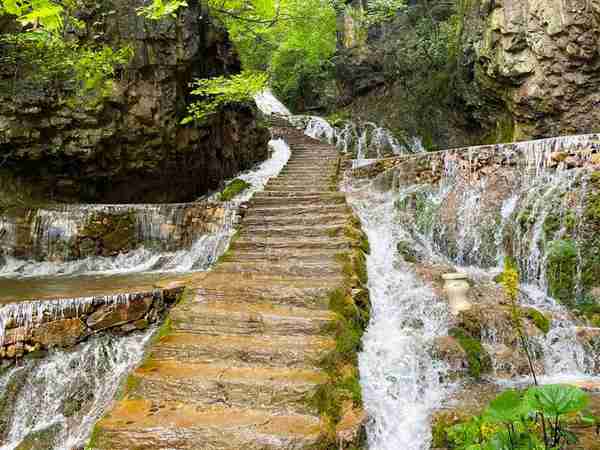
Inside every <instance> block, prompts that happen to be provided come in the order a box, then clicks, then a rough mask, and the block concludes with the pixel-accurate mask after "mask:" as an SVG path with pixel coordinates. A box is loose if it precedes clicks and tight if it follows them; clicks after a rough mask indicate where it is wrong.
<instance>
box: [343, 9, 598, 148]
mask: <svg viewBox="0 0 600 450" xmlns="http://www.w3.org/2000/svg"><path fill="white" fill-rule="evenodd" d="M349 3H351V4H352V5H353V6H354V7H355V8H359V7H360V4H361V3H364V2H361V1H353V2H349ZM367 3H368V2H367ZM363 7H364V6H363ZM338 23H339V33H338V36H339V46H338V47H339V48H338V54H337V56H336V58H335V62H336V76H337V82H338V87H339V89H340V97H339V99H340V103H341V104H342V105H350V108H349V109H350V110H351V111H352V114H353V115H354V116H356V117H359V118H362V119H364V120H371V121H373V120H374V121H376V122H378V123H381V124H384V125H385V126H387V127H388V128H391V129H394V130H398V131H403V132H404V133H407V134H408V135H410V134H418V135H420V136H421V137H422V138H423V140H424V143H425V144H426V146H428V147H430V148H434V147H441V148H444V147H449V146H461V145H473V144H476V143H484V142H485V143H490V142H507V141H511V140H527V139H531V138H539V137H550V136H557V135H564V134H576V133H590V132H597V131H598V130H599V125H598V123H599V120H598V119H599V115H600V108H599V106H600V44H599V43H600V3H599V2H598V1H595V0H594V1H584V0H497V1H490V0H484V1H481V2H468V1H467V2H464V1H461V2H459V1H455V2H452V3H450V4H449V3H446V2H440V1H433V2H427V3H424V2H422V1H413V2H409V7H408V8H406V9H405V10H402V11H401V12H399V13H398V15H397V17H395V18H393V19H391V20H388V21H386V22H384V23H381V24H375V25H370V26H369V27H368V28H367V29H366V30H365V29H364V25H363V28H362V29H361V26H360V23H358V22H357V21H356V20H354V19H353V18H352V17H351V16H350V15H349V13H348V12H345V13H343V15H342V16H341V17H340V20H339V22H338ZM432 23H433V24H435V25H432ZM390 103H391V104H393V105H394V107H392V108H391V107H390V106H389V105H390Z"/></svg>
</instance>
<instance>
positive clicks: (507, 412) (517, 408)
mask: <svg viewBox="0 0 600 450" xmlns="http://www.w3.org/2000/svg"><path fill="white" fill-rule="evenodd" d="M526 406H527V405H526V404H525V403H524V402H523V399H522V397H521V394H520V393H519V392H518V391H515V390H508V391H505V392H503V393H502V394H500V395H499V396H498V397H496V399H494V400H492V402H491V403H490V406H489V407H488V408H487V410H486V411H485V417H486V419H488V420H489V421H490V422H503V423H512V422H515V421H517V420H519V419H520V418H521V417H522V416H524V415H526V414H527V413H528V412H529V411H528V410H527V408H526Z"/></svg>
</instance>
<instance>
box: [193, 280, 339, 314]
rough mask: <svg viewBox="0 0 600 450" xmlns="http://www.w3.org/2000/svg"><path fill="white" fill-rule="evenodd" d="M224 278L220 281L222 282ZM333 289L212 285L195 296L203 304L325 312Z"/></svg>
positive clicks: (304, 285) (314, 285)
mask: <svg viewBox="0 0 600 450" xmlns="http://www.w3.org/2000/svg"><path fill="white" fill-rule="evenodd" d="M225 278H226V277H224V279H225ZM332 289H334V286H327V284H324V283H320V282H318V281H317V282H315V281H314V280H313V281H312V285H309V284H308V283H306V282H304V283H302V284H292V283H289V284H286V283H278V284H274V283H272V284H271V285H269V286H264V287H261V286H256V285H253V284H252V283H246V284H241V283H240V284H237V285H236V286H231V284H226V282H225V281H224V282H223V284H222V285H219V284H216V283H213V285H212V286H211V287H209V288H203V289H200V290H199V296H200V297H201V298H202V299H203V301H206V302H224V303H231V302H236V301H241V300H243V301H244V302H246V303H248V304H263V303H265V302H269V303H271V304H272V305H275V306H297V307H302V308H307V309H317V310H328V309H329V294H330V292H331V291H332Z"/></svg>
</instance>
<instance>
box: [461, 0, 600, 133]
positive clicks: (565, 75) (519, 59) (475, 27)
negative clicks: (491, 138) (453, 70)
mask: <svg viewBox="0 0 600 450" xmlns="http://www.w3.org/2000/svg"><path fill="white" fill-rule="evenodd" d="M466 36H467V42H466V48H467V49H469V50H470V49H473V50H474V54H475V58H474V61H473V63H474V69H475V83H476V84H477V85H478V87H479V89H480V91H481V93H482V95H483V96H491V97H493V98H494V99H495V100H497V101H499V102H501V103H502V104H503V107H504V108H505V109H506V110H507V111H508V113H509V115H510V116H511V117H512V120H513V123H514V138H515V139H524V138H530V137H544V136H552V135H559V134H574V133H583V132H590V131H594V130H597V129H598V121H599V119H600V108H599V106H600V89H599V87H600V3H599V2H597V1H591V2H590V1H584V0H502V1H496V2H482V3H481V5H480V6H479V10H478V11H473V12H472V17H471V19H470V21H469V22H468V24H467V31H466ZM488 105H489V104H488ZM488 105H486V104H485V102H483V106H484V107H483V108H482V109H481V114H479V113H476V117H478V118H479V119H480V120H481V121H482V122H484V123H485V121H486V117H485V115H486V114H487V113H488V112H490V109H489V108H488V107H487V106H488ZM493 118H495V119H498V114H497V113H496V114H493ZM487 120H489V119H487ZM490 125H492V124H490Z"/></svg>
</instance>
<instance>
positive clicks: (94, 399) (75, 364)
mask: <svg viewBox="0 0 600 450" xmlns="http://www.w3.org/2000/svg"><path fill="white" fill-rule="evenodd" d="M151 335H152V331H148V332H145V333H137V334H133V335H130V336H127V337H122V338H117V337H114V336H110V335H103V336H96V337H93V338H91V339H90V340H88V341H87V342H85V343H83V344H80V345H79V346H78V348H77V350H76V351H64V350H56V351H52V352H51V353H50V354H49V355H48V356H47V357H45V358H43V359H41V360H35V359H29V360H26V361H25V362H23V364H22V365H20V366H18V367H13V368H11V369H9V370H7V371H5V372H4V373H3V374H2V376H1V377H0V387H2V389H1V391H0V396H2V408H3V410H2V423H3V424H4V427H3V433H2V435H1V436H0V445H1V446H0V449H2V450H13V449H15V448H17V447H19V446H20V445H21V446H22V448H45V449H53V450H72V449H73V448H80V447H82V446H83V445H85V443H86V441H87V439H88V437H89V435H90V433H91V430H92V428H93V426H94V424H95V423H96V421H97V420H98V419H99V418H100V417H101V416H102V414H103V413H104V411H105V410H106V408H107V407H108V405H109V404H110V402H111V401H112V399H113V398H114V397H115V395H116V393H117V389H118V388H119V386H120V385H121V383H122V382H123V380H124V378H125V377H126V376H127V374H128V373H129V372H130V371H131V370H132V369H133V368H134V367H135V366H136V365H137V364H139V362H140V360H141V358H142V356H143V351H144V346H145V344H146V343H147V342H148V340H149V339H150V337H151ZM34 444H37V445H34ZM32 445H33V447H32ZM19 448H21V447H19Z"/></svg>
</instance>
